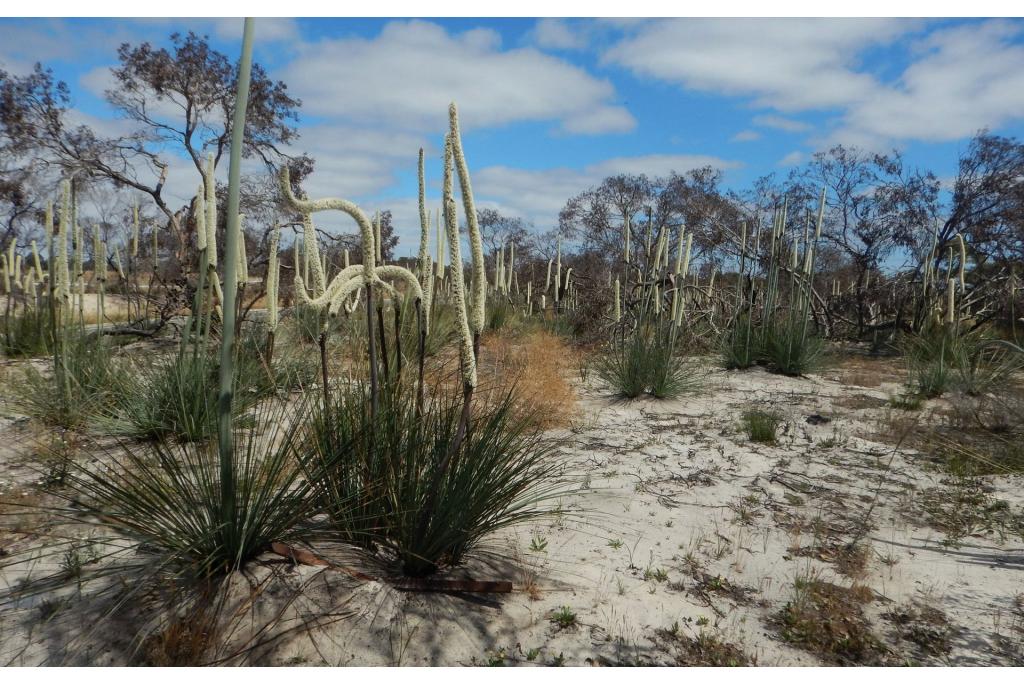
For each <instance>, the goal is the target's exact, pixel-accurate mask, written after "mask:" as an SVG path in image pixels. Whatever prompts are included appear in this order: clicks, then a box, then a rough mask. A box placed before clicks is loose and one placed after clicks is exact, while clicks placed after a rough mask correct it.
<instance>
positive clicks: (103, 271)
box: [96, 240, 107, 283]
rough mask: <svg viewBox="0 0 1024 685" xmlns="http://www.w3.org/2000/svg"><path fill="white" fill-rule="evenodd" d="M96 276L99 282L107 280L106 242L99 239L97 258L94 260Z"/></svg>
mask: <svg viewBox="0 0 1024 685" xmlns="http://www.w3.org/2000/svg"><path fill="white" fill-rule="evenodd" d="M96 278H98V279H99V282H100V283H106V282H107V244H106V243H105V242H103V241H102V240H101V241H100V250H99V259H97V260H96Z"/></svg>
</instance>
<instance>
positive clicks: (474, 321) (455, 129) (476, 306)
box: [445, 102, 497, 334]
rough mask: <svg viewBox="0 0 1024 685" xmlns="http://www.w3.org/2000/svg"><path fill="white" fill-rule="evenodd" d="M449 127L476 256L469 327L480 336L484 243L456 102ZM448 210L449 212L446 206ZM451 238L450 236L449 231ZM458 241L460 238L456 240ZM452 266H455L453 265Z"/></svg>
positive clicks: (484, 289)
mask: <svg viewBox="0 0 1024 685" xmlns="http://www.w3.org/2000/svg"><path fill="white" fill-rule="evenodd" d="M448 127H449V132H448V135H449V137H450V139H451V146H452V160H453V161H454V162H455V169H456V171H458V174H459V186H460V187H461V188H462V209H463V211H464V212H465V214H466V226H467V228H468V230H469V247H470V251H471V253H472V256H473V281H472V285H473V315H472V317H471V318H470V325H471V327H472V330H473V333H475V334H480V333H483V330H484V321H485V316H484V306H485V303H486V302H487V275H486V273H485V272H484V244H483V239H482V238H481V236H480V226H479V225H478V224H477V216H476V204H475V203H474V201H473V186H472V185H471V184H470V181H469V168H468V167H467V166H466V156H465V155H464V154H463V152H462V134H461V133H459V110H458V107H456V105H455V103H454V102H453V103H451V104H450V105H448ZM445 211H447V206H446V208H445ZM456 223H457V222H456ZM450 239H451V235H450V232H449V240H450ZM457 239H458V237H456V240H457ZM452 254H454V252H453V253H452ZM452 263H453V264H454V262H452ZM495 285H497V284H495Z"/></svg>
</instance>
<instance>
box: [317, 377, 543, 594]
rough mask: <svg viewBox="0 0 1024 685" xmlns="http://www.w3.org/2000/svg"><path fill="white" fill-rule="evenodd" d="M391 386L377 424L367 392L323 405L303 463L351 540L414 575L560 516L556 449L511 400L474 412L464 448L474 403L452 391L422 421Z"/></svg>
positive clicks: (357, 390) (345, 391)
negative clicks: (500, 533) (467, 409)
mask: <svg viewBox="0 0 1024 685" xmlns="http://www.w3.org/2000/svg"><path fill="white" fill-rule="evenodd" d="M411 395H412V393H409V392H408V391H407V389H404V388H402V387H401V384H394V385H388V386H385V388H384V391H383V392H382V393H381V396H380V406H379V411H378V414H377V417H376V419H374V418H373V416H372V412H371V409H370V406H369V402H368V400H367V397H368V391H367V389H366V388H364V387H362V386H354V387H348V388H340V389H339V391H338V392H335V393H332V403H331V406H329V407H327V408H326V409H325V408H324V407H322V406H320V405H318V404H315V405H314V407H313V408H312V410H311V419H310V421H309V424H308V427H307V429H306V430H305V431H304V433H303V437H302V449H301V450H299V455H300V457H301V459H302V463H303V465H304V467H305V468H306V470H307V472H308V478H309V481H310V482H311V483H312V484H313V485H312V487H313V488H314V491H315V493H316V495H317V500H318V502H319V504H320V506H321V507H322V508H323V509H324V510H325V511H326V512H327V513H328V515H329V518H330V521H331V524H332V526H333V528H334V529H335V530H337V531H338V532H339V533H340V534H341V536H342V538H343V539H345V540H347V541H349V542H351V543H353V544H355V545H357V546H359V547H361V548H363V549H364V550H366V551H367V552H369V553H372V554H374V555H375V556H376V557H377V559H378V560H380V561H383V562H385V563H396V564H397V565H398V566H399V567H400V568H401V570H402V572H403V573H405V574H407V575H410V576H424V575H429V574H431V573H433V572H435V571H437V570H438V569H440V568H443V567H447V566H452V565H455V564H458V563H459V562H460V561H462V560H463V559H464V558H465V557H466V556H467V555H468V554H471V553H472V552H473V551H474V550H476V548H477V547H478V545H479V543H480V541H481V540H482V539H483V538H484V537H485V536H486V535H488V534H490V533H493V532H495V531H497V530H501V529H503V528H506V527H508V526H510V525H513V524H517V523H522V522H525V521H531V520H535V519H537V518H539V517H543V516H547V515H549V514H550V513H551V509H550V508H549V507H546V506H544V505H545V503H547V502H550V501H551V500H552V499H553V498H554V497H556V496H557V495H558V494H560V491H559V490H558V489H557V486H556V485H555V483H554V481H553V478H554V476H555V475H556V473H557V472H558V469H559V466H558V464H557V462H555V461H553V460H552V459H551V458H550V449H551V448H550V445H549V443H548V442H546V441H545V440H544V439H542V438H541V437H540V434H539V433H537V432H536V431H534V430H531V429H530V428H529V426H528V422H527V421H526V420H525V419H523V418H518V417H516V416H515V414H514V413H513V412H512V411H511V409H512V407H513V405H514V397H513V395H512V394H511V393H509V394H508V396H507V397H506V398H505V400H504V401H503V402H500V403H497V404H495V405H492V406H487V407H483V408H480V409H479V410H478V411H477V412H474V417H473V420H472V422H471V425H470V428H469V430H468V432H467V433H466V435H465V439H464V441H463V442H462V446H461V448H460V449H458V450H457V451H456V452H454V453H453V452H452V447H453V444H454V443H455V441H456V433H457V429H458V425H459V417H460V414H461V413H462V401H461V399H460V397H459V395H458V394H457V393H452V392H446V391H441V392H440V393H439V394H438V395H437V396H436V397H434V398H433V399H431V400H430V401H429V403H428V406H427V407H426V408H425V409H424V411H423V412H422V413H421V412H419V411H417V408H416V406H415V400H414V399H413V398H412V397H411Z"/></svg>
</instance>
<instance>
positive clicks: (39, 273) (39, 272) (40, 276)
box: [32, 240, 43, 281]
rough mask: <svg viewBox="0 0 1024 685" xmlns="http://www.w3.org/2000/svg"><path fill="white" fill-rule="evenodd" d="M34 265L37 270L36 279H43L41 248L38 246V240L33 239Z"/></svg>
mask: <svg viewBox="0 0 1024 685" xmlns="http://www.w3.org/2000/svg"><path fill="white" fill-rule="evenodd" d="M32 266H33V267H35V270H36V280H37V281H41V280H43V265H42V263H41V262H40V261H39V248H38V247H37V246H36V241H34V240H33V241H32Z"/></svg>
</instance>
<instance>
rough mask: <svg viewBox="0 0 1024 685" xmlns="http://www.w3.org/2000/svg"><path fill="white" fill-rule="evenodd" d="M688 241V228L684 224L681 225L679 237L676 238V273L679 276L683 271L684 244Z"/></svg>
mask: <svg viewBox="0 0 1024 685" xmlns="http://www.w3.org/2000/svg"><path fill="white" fill-rule="evenodd" d="M685 242H686V229H685V228H684V227H683V226H680V227H679V239H678V240H676V268H675V271H674V273H675V275H676V276H678V275H679V274H681V273H682V272H683V245H684V243H685Z"/></svg>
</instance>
